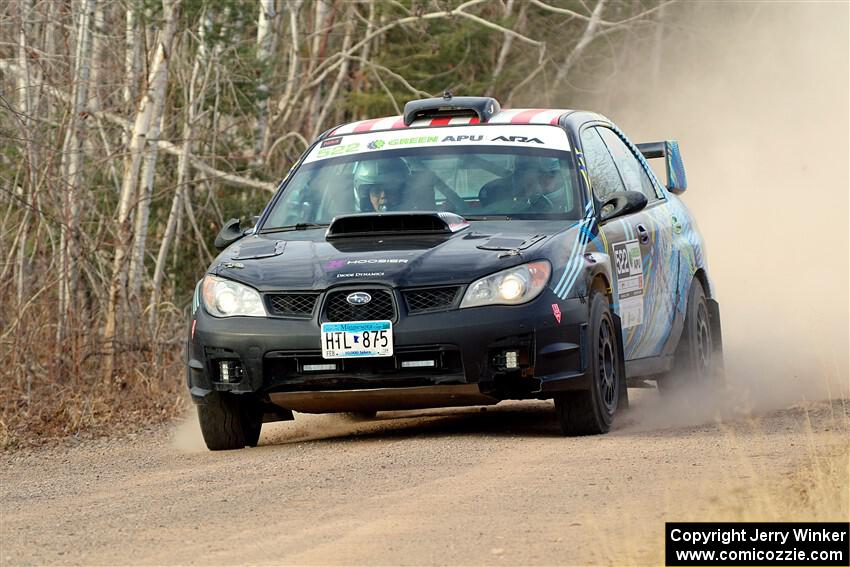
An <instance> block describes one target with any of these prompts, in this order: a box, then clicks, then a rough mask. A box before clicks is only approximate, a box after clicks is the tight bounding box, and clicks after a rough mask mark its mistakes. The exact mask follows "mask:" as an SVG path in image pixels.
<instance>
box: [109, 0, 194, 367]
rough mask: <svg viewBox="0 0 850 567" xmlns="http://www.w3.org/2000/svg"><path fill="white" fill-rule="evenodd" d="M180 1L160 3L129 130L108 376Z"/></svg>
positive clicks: (112, 291)
mask: <svg viewBox="0 0 850 567" xmlns="http://www.w3.org/2000/svg"><path fill="white" fill-rule="evenodd" d="M179 3H180V0H162V11H163V19H164V20H165V25H164V26H163V28H162V30H161V32H160V33H159V35H158V37H157V41H156V53H155V55H154V57H153V65H152V66H151V70H150V72H149V73H148V81H147V84H148V87H147V90H146V92H145V95H144V96H143V97H142V100H141V101H140V102H139V107H138V109H137V111H136V118H135V122H134V124H133V129H132V130H131V136H130V145H129V148H128V154H129V158H128V165H127V167H126V169H125V171H124V180H123V182H122V184H121V194H120V196H119V202H118V218H117V228H118V235H117V240H116V243H115V256H114V260H113V262H112V277H111V278H110V284H109V297H108V303H107V308H106V309H107V310H106V318H105V321H104V325H103V341H104V351H105V359H104V371H105V374H106V375H107V376H111V375H112V372H113V369H114V360H115V339H116V333H117V329H116V324H117V319H118V309H119V302H120V301H121V299H122V297H125V293H126V289H125V286H126V277H127V271H126V270H127V266H126V265H125V262H126V260H127V254H128V251H129V249H130V247H131V245H132V241H131V231H130V212H131V210H132V208H133V205H134V199H135V198H136V194H137V187H138V185H139V170H140V169H141V166H142V160H143V158H144V152H145V149H146V145H147V137H148V133H149V132H150V130H151V126H152V125H153V124H154V122H155V121H156V118H157V117H156V112H157V108H158V107H161V104H162V102H161V99H162V97H163V96H164V93H165V87H166V85H167V82H168V63H169V60H170V57H171V43H172V40H173V39H174V34H175V32H176V29H177V10H178V7H179Z"/></svg>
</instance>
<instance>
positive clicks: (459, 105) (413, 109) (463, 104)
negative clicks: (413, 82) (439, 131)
mask: <svg viewBox="0 0 850 567" xmlns="http://www.w3.org/2000/svg"><path fill="white" fill-rule="evenodd" d="M501 109H502V107H501V105H500V104H499V101H498V100H496V99H495V98H492V97H487V96H452V94H451V93H450V92H445V93H443V96H441V97H439V98H425V99H422V100H411V101H410V102H408V103H407V104H405V105H404V124H405V125H406V126H410V125H411V124H412V123H413V121H414V120H420V119H423V118H451V117H453V116H469V115H470V114H473V115H475V116H478V120H480V121H481V122H487V121H488V120H490V119H491V118H492V117H493V116H494V115H496V114H498V113H499V111H500V110H501Z"/></svg>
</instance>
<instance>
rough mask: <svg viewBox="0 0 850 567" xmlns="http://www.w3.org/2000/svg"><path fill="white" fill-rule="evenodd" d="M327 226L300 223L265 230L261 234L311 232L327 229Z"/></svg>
mask: <svg viewBox="0 0 850 567" xmlns="http://www.w3.org/2000/svg"><path fill="white" fill-rule="evenodd" d="M327 227H328V225H327V224H320V223H314V222H299V223H298V224H290V225H288V226H277V227H274V228H264V229H263V230H261V231H260V234H269V233H271V232H286V231H288V230H309V229H311V228H327Z"/></svg>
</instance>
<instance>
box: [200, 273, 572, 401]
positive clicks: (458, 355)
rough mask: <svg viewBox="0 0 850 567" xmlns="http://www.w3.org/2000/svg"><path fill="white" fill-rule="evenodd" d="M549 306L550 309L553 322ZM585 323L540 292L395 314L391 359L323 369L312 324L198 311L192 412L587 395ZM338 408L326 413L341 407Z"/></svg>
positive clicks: (316, 322)
mask: <svg viewBox="0 0 850 567" xmlns="http://www.w3.org/2000/svg"><path fill="white" fill-rule="evenodd" d="M553 304H557V305H558V310H559V311H560V322H559V321H558V320H556V318H555V315H554V311H555V309H554V308H553ZM587 317H588V305H587V303H586V301H585V300H583V299H572V300H567V301H563V300H558V299H557V298H556V297H555V296H553V295H552V294H550V293H549V291H548V290H547V291H546V292H544V293H543V294H542V295H541V296H540V297H538V298H537V299H535V300H534V301H532V302H530V303H528V304H525V305H519V306H489V307H476V308H471V309H454V310H450V311H443V312H437V313H423V314H418V315H405V314H401V315H400V316H399V317H398V319H397V320H396V321H394V323H393V342H394V356H392V357H385V358H364V359H342V360H341V361H340V360H339V359H337V360H336V361H326V360H324V359H322V357H321V343H320V320H319V317H318V315H316V316H314V317H313V319H310V320H304V319H302V320H297V319H284V318H273V317H269V318H258V317H230V318H216V317H212V316H211V315H209V314H208V313H207V312H206V311H205V310H204V308H203V306H200V307H199V308H198V309H197V311H196V313H195V315H194V320H193V321H192V332H191V336H190V338H189V342H188V353H187V354H188V367H189V369H188V378H187V379H188V386H189V388H190V390H191V393H192V396H193V398H194V399H195V401H198V402H199V401H201V400H202V399H203V398H204V397H205V396H206V395H207V394H208V393H209V392H211V391H214V390H219V391H231V392H235V393H257V394H261V395H263V396H266V395H268V396H270V398H271V399H272V401H275V399H277V400H281V401H279V402H277V403H279V404H280V405H281V406H283V407H288V406H287V405H285V404H287V403H288V402H286V401H285V400H286V399H289V400H295V399H307V398H311V399H318V398H321V396H316V395H310V396H305V395H301V396H300V397H299V396H296V395H292V396H289V397H288V398H286V396H284V395H283V394H286V393H292V394H296V393H299V392H304V393H308V392H313V393H317V392H349V391H353V392H362V393H364V394H365V393H366V391H367V390H371V391H375V390H383V389H387V388H390V389H399V388H405V389H416V388H423V387H429V386H440V387H443V386H453V385H470V384H472V385H477V393H479V394H481V395H483V396H486V397H487V398H489V399H493V400H500V399H522V398H546V397H551V392H553V391H557V390H565V389H583V388H586V387H587V378H586V376H585V374H586V368H587V360H586V355H585V353H586V351H587V349H586V329H587V325H586V322H587ZM506 351H514V352H517V353H518V359H519V365H518V366H519V367H518V368H508V367H507V366H508V365H506V361H505V356H504V355H505V352H506ZM421 359H428V360H434V361H435V365H434V367H430V368H421V367H419V368H416V367H414V368H410V367H405V365H403V364H402V363H403V362H404V361H410V360H421ZM222 362H225V363H226V364H228V367H229V369H230V370H229V371H227V376H222ZM329 362H336V363H338V367H337V368H336V369H335V370H334V371H324V370H320V371H312V370H308V369H312V368H316V367H317V366H316V365H318V364H322V363H329ZM225 378H226V379H225ZM474 390H475V388H472V389H470V388H464V389H463V392H464V394H463V396H460V397H455V398H452V399H454V400H455V402H456V403H446V404H445V405H478V404H477V403H474V402H473V398H474V397H475V396H471V397H467V394H469V393H470V392H472V393H473V394H474V393H475V392H474ZM407 391H409V392H413V391H415V390H407ZM417 391H418V390H417ZM354 397H356V398H358V399H360V400H362V399H364V397H363V396H354ZM366 397H367V398H368V397H369V396H366ZM344 398H345V397H343V398H341V399H344ZM349 398H351V399H353V397H349ZM421 399H423V400H428V405H425V406H421V407H435V406H438V405H441V404H440V403H438V402H439V400H438V399H436V398H433V399H432V398H431V397H429V395H425V396H423V397H421ZM294 403H295V402H289V403H288V405H290V406H291V405H293V404H294ZM311 403H312V402H308V403H307V405H306V406H304V407H308V406H309V405H310V404H311ZM399 403H400V402H399ZM480 403H485V401H484V400H482V401H481V402H480ZM345 404H346V402H342V405H339V404H337V405H332V406H327V407H335V408H342V407H347V406H346V405H345ZM367 405H368V404H367ZM322 407H325V406H322ZM358 407H362V406H358ZM290 409H296V408H294V407H290ZM355 409H357V408H356V407H352V408H349V409H348V410H345V411H354V410H355ZM386 409H389V408H386ZM397 409H403V408H402V407H399V408H397ZM303 411H310V410H309V409H307V410H303ZM314 411H318V410H315V409H314ZM324 411H343V410H342V409H325V410H324Z"/></svg>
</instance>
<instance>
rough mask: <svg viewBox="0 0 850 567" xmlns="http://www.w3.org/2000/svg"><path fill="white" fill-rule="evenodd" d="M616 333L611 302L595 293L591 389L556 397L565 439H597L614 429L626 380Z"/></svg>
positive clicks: (590, 370) (591, 305)
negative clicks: (587, 437)
mask: <svg viewBox="0 0 850 567" xmlns="http://www.w3.org/2000/svg"><path fill="white" fill-rule="evenodd" d="M616 333H617V331H616V327H615V325H614V318H613V317H612V316H611V310H610V309H609V307H608V300H607V298H606V297H605V295H604V294H602V293H600V292H594V293H593V294H592V295H591V299H590V328H589V330H588V339H589V341H588V342H589V344H590V346H589V355H590V361H589V363H590V367H589V368H588V372H589V374H590V388H589V389H588V390H582V391H575V392H562V393H559V394H558V395H556V396H555V412H556V413H557V415H558V422H559V424H560V426H561V432H562V433H563V434H564V435H596V434H599V433H607V432H608V430H609V429H610V428H611V423H612V422H613V421H614V413H615V412H616V411H617V406H618V405H619V404H620V396H621V394H622V392H623V387H622V386H623V380H624V378H625V376H624V372H623V368H622V364H621V360H622V357H621V356H620V350H619V349H620V341H619V340H618V338H617V334H616Z"/></svg>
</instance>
